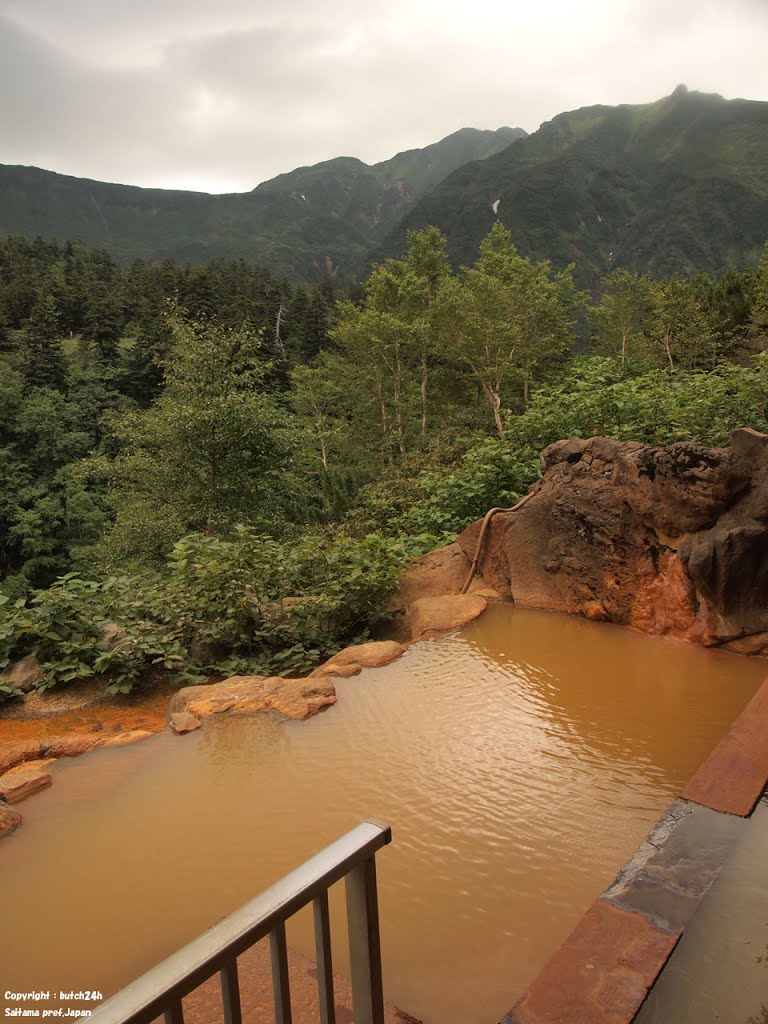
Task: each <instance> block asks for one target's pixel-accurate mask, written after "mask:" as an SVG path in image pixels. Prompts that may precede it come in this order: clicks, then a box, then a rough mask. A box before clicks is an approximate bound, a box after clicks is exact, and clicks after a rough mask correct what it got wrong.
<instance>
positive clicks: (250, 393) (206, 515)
mask: <svg viewBox="0 0 768 1024" xmlns="http://www.w3.org/2000/svg"><path fill="white" fill-rule="evenodd" d="M172 330H173V348H172V350H171V354H170V356H169V358H168V361H167V364H166V367H165V388H164V390H163V392H162V394H161V395H160V397H159V398H158V399H157V401H156V402H155V403H154V405H153V406H152V407H150V408H149V409H147V410H145V411H138V412H131V413H126V414H123V415H122V416H119V417H118V418H116V420H115V422H114V426H113V433H114V436H115V439H116V441H117V443H118V444H119V445H120V448H121V451H120V454H119V455H118V456H117V457H116V458H115V460H114V462H113V463H112V465H111V467H110V470H109V473H110V499H111V501H112V503H113V505H114V507H115V510H116V521H115V525H114V527H113V530H112V532H111V536H110V538H109V547H110V549H111V551H112V553H113V554H115V553H118V554H119V555H121V556H124V557H136V556H140V557H153V556H157V555H159V554H161V553H163V551H164V550H167V547H168V545H169V543H172V542H173V541H174V540H176V539H177V538H178V537H180V536H182V535H183V534H185V533H191V532H204V533H208V534H212V533H217V532H219V531H222V530H224V529H226V528H227V527H230V526H232V525H234V524H236V523H248V522H257V523H258V524H259V526H260V529H262V530H263V531H264V532H269V531H270V530H272V531H274V530H275V529H277V528H278V526H279V524H280V523H281V520H282V517H283V511H284V509H283V505H284V501H283V499H284V490H285V489H284V486H283V485H284V475H285V472H286V470H287V468H288V466H289V464H290V460H291V450H292V447H295V445H292V440H293V438H292V436H291V433H290V431H289V430H288V429H287V427H286V425H285V414H284V413H281V411H280V409H279V407H278V405H277V404H276V402H275V401H274V399H273V398H272V396H271V395H269V394H267V393H266V392H265V390H264V386H263V385H264V379H265V375H266V374H267V372H268V370H269V366H268V364H266V363H264V362H263V361H262V360H261V358H260V338H259V336H258V335H256V334H255V333H253V332H249V331H247V330H234V329H227V328H223V327H220V326H217V325H213V324H199V323H194V322H183V321H181V320H179V319H178V318H174V319H173V320H172Z"/></svg>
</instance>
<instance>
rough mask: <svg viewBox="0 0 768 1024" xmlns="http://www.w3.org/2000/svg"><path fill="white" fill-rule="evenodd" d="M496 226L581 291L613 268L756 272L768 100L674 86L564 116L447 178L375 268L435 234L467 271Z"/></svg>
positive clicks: (767, 211)
mask: <svg viewBox="0 0 768 1024" xmlns="http://www.w3.org/2000/svg"><path fill="white" fill-rule="evenodd" d="M497 201H498V202H497ZM494 206H495V210H494ZM497 219H500V220H501V221H502V222H503V223H504V224H505V226H506V227H507V228H509V230H510V231H511V233H512V238H513V240H514V242H515V244H516V245H517V246H518V248H519V249H520V251H521V252H522V253H523V254H525V255H528V256H532V257H535V258H539V259H541V258H548V259H550V260H552V262H553V264H554V265H555V267H558V268H563V267H565V266H566V265H567V264H569V263H575V265H576V279H577V281H578V282H579V283H580V284H581V285H582V286H583V287H593V286H595V285H596V284H597V283H598V282H599V280H600V279H601V278H602V277H603V276H604V275H606V274H608V273H609V272H610V271H612V270H616V269H620V268H624V269H628V270H632V271H635V272H640V273H651V274H653V275H654V276H664V275H668V274H675V273H677V274H684V275H689V274H692V273H699V272H702V273H708V274H721V273H723V272H724V271H725V269H726V268H727V267H728V266H732V267H744V266H746V265H749V264H752V265H754V264H755V263H756V262H757V258H758V256H759V253H760V250H761V249H762V246H763V243H764V241H765V238H766V237H768V103H764V102H754V101H748V100H740V99H739V100H730V101H727V100H724V99H723V98H722V97H720V96H715V95H707V94H703V93H696V92H689V91H688V90H687V89H686V88H685V87H684V86H680V87H678V89H676V90H675V92H674V93H673V94H672V95H671V96H668V97H666V98H664V99H662V100H659V101H658V102H656V103H650V104H645V105H639V106H629V105H622V106H618V107H608V106H594V107H584V108H582V109H580V110H575V111H571V112H568V113H563V114H560V115H558V116H557V117H555V118H554V119H553V120H552V121H549V122H547V123H546V124H544V125H542V127H541V128H540V129H539V131H537V132H535V133H534V134H533V135H530V136H528V137H527V138H526V139H523V140H522V141H520V142H519V143H518V144H516V145H514V146H512V147H509V148H507V149H506V150H504V151H503V152H502V153H499V154H497V155H496V156H493V157H491V158H489V159H488V160H486V161H484V162H483V163H477V162H475V163H471V164H467V165H466V166H464V167H462V168H460V169H459V170H457V171H455V172H454V173H453V174H452V175H450V176H448V177H447V178H446V179H445V180H444V181H443V182H442V184H440V185H439V186H437V187H436V188H435V189H434V190H433V191H432V192H431V193H430V194H429V195H427V196H425V197H424V198H423V199H421V200H420V202H419V203H418V204H417V205H416V206H414V208H413V209H412V210H411V211H410V212H408V213H407V214H406V215H405V216H404V218H403V219H402V221H401V222H400V223H399V224H398V225H397V227H396V228H394V229H393V231H392V232H391V233H390V235H389V236H388V237H387V239H386V240H385V242H384V243H383V244H382V246H381V247H380V249H379V250H377V251H376V253H375V259H381V258H383V257H387V256H394V255H399V254H400V253H401V252H402V251H403V250H404V248H405V238H406V233H407V231H408V230H413V229H419V228H422V227H425V226H427V225H429V224H434V225H436V226H437V227H439V228H440V230H441V231H442V232H443V233H444V234H445V235H446V236H447V238H448V251H449V255H450V257H451V260H452V262H453V263H454V264H455V265H459V264H469V263H470V262H471V260H472V259H473V257H474V254H475V252H476V251H477V247H478V245H479V243H480V240H481V239H482V238H483V237H484V236H485V235H486V234H487V232H488V230H489V229H490V227H491V226H492V224H493V223H494V222H495V221H496V220H497Z"/></svg>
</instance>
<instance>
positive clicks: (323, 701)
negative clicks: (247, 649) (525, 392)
mask: <svg viewBox="0 0 768 1024" xmlns="http://www.w3.org/2000/svg"><path fill="white" fill-rule="evenodd" d="M335 703H336V690H335V689H334V687H333V684H332V683H330V682H329V681H328V680H327V679H280V678H279V677H277V676H268V677H265V676H231V677H230V678H229V679H225V680H224V681H223V682H221V683H210V684H209V685H207V686H185V687H184V689H183V690H179V691H178V693H175V694H174V695H173V697H172V698H171V703H170V707H169V714H170V715H171V716H173V715H176V714H181V713H183V712H185V711H186V712H189V713H190V714H192V715H194V716H195V717H196V718H205V717H206V716H207V715H218V714H221V713H223V712H229V713H230V714H239V715H243V714H253V713H254V712H256V711H277V712H279V713H280V714H281V715H285V717H286V718H295V719H304V718H309V717H310V716H311V715H316V714H317V713H318V711H322V710H323V708H326V707H329V706H330V705H331V704H335Z"/></svg>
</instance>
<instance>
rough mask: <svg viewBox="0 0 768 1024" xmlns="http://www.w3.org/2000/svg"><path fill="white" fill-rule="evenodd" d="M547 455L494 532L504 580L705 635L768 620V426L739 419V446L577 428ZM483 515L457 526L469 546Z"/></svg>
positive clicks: (554, 604) (607, 613)
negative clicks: (751, 426)
mask: <svg viewBox="0 0 768 1024" xmlns="http://www.w3.org/2000/svg"><path fill="white" fill-rule="evenodd" d="M541 465H542V471H543V476H542V479H541V480H540V481H539V482H538V483H537V484H536V485H534V487H533V488H532V489H531V496H530V499H529V500H528V501H527V503H526V504H525V505H524V506H523V507H522V508H520V509H519V510H518V511H517V512H514V513H499V514H497V515H496V516H495V517H494V518H493V519H492V520H491V524H490V527H489V529H488V531H487V534H486V543H485V545H484V550H483V552H482V556H481V559H480V568H481V570H482V574H483V577H484V579H485V580H486V581H487V583H488V584H490V586H492V587H494V588H495V589H496V590H497V591H498V592H499V593H501V594H502V595H511V596H512V598H513V599H514V601H515V603H516V604H519V605H521V606H523V607H533V608H547V609H552V610H555V611H565V612H570V613H572V614H578V615H585V616H587V617H589V618H592V619H596V620H608V621H612V622H618V623H621V624H624V625H629V626H633V627H635V628H637V629H641V630H643V631H645V632H649V633H667V634H670V635H672V636H678V637H681V638H685V639H688V640H693V641H696V642H699V643H703V644H708V645H715V644H720V643H724V642H728V641H734V640H735V638H739V637H741V636H743V635H744V634H750V635H751V634H756V633H760V632H765V631H768V435H764V434H759V433H757V432H756V431H752V430H741V431H736V432H735V434H734V436H733V445H732V447H731V448H705V447H703V446H701V445H694V444H689V443H678V444H672V445H669V446H668V447H666V448H662V447H650V446H646V445H642V444H639V443H637V442H619V441H613V440H611V439H609V438H603V437H593V438H589V439H587V440H583V439H581V438H570V439H569V440H567V441H559V442H557V443H556V444H553V445H550V446H549V447H548V448H546V449H545V450H544V451H543V452H542V455H541ZM480 527H481V521H480V520H478V522H476V523H473V524H472V525H471V526H470V527H468V528H467V529H466V530H465V531H464V532H463V533H462V534H461V536H460V537H459V538H458V541H457V543H458V546H459V547H460V548H461V550H462V551H463V552H464V554H465V556H467V558H471V557H473V556H474V553H475V548H476V544H477V538H478V535H479V532H480ZM446 593H451V590H447V591H446ZM736 642H738V640H736ZM755 649H757V645H755Z"/></svg>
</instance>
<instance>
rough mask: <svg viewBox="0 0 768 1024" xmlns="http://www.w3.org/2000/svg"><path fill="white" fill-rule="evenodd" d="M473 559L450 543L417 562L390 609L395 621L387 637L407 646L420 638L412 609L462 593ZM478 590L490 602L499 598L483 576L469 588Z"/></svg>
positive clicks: (410, 565) (474, 590)
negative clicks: (417, 603)
mask: <svg viewBox="0 0 768 1024" xmlns="http://www.w3.org/2000/svg"><path fill="white" fill-rule="evenodd" d="M470 558H471V556H470ZM470 558H468V557H467V555H466V554H465V552H464V551H463V550H462V548H461V547H460V546H459V545H458V544H448V545H447V546H446V547H443V548H437V550H435V551H430V552H428V553H427V554H426V555H422V556H421V558H416V559H414V561H412V562H411V563H410V564H409V566H408V569H407V570H406V573H405V575H404V577H403V579H402V581H401V583H400V586H399V588H398V590H397V593H395V594H394V595H393V596H392V598H391V599H390V601H389V604H388V606H387V611H388V612H389V613H390V615H391V616H392V619H391V622H390V623H388V624H387V627H386V635H387V636H391V637H392V638H393V639H395V640H399V641H404V642H406V643H407V642H408V641H409V640H412V639H415V638H416V637H418V636H420V635H421V634H420V633H418V632H416V630H415V628H414V623H413V621H412V613H411V610H412V608H413V607H414V605H415V604H416V602H417V601H421V600H423V599H424V598H433V597H444V596H446V595H447V594H457V595H458V594H460V593H461V589H462V587H463V585H464V583H465V582H466V579H467V576H468V575H469V570H470V565H471V561H470ZM478 591H480V592H482V596H483V597H486V598H487V599H489V600H492V599H494V598H497V599H498V597H499V594H498V593H496V592H495V590H494V589H492V588H491V587H490V586H489V584H488V583H487V582H486V581H485V579H484V578H483V576H482V575H478V576H476V577H475V578H474V579H473V580H472V582H471V585H470V588H469V592H470V593H473V594H474V593H476V592H478ZM471 617H474V616H471Z"/></svg>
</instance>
